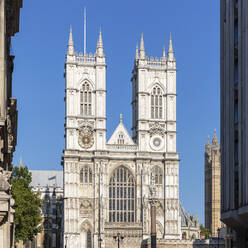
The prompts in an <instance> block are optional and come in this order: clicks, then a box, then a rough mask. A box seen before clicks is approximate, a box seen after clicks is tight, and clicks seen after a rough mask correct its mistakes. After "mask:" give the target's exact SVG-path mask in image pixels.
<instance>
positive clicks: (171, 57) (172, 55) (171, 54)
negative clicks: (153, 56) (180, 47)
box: [168, 33, 175, 60]
mask: <svg viewBox="0 0 248 248" xmlns="http://www.w3.org/2000/svg"><path fill="white" fill-rule="evenodd" d="M168 59H169V60H175V57H174V51H173V47H172V38H171V33H170V42H169V49H168Z"/></svg>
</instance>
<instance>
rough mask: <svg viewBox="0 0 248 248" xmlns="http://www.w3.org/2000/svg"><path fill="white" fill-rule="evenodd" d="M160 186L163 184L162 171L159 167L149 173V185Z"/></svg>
mask: <svg viewBox="0 0 248 248" xmlns="http://www.w3.org/2000/svg"><path fill="white" fill-rule="evenodd" d="M153 182H154V183H155V184H162V182H163V171H162V169H161V168H160V167H158V166H155V167H153V168H152V171H151V183H153Z"/></svg>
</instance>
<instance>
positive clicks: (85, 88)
mask: <svg viewBox="0 0 248 248" xmlns="http://www.w3.org/2000/svg"><path fill="white" fill-rule="evenodd" d="M80 114H81V115H92V91H91V88H90V84H89V83H88V82H84V83H83V85H82V88H81V91H80Z"/></svg>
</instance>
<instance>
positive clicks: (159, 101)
mask: <svg viewBox="0 0 248 248" xmlns="http://www.w3.org/2000/svg"><path fill="white" fill-rule="evenodd" d="M162 113H163V91H162V90H161V88H160V87H158V86H155V87H154V88H153V90H152V93H151V118H152V119H162V116H163V114H162Z"/></svg>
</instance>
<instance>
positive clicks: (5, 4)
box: [0, 0, 22, 248]
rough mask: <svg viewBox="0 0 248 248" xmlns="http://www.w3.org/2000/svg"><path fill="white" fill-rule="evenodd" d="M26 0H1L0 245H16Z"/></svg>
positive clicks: (0, 246) (0, 247) (1, 246)
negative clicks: (15, 44) (14, 174)
mask: <svg viewBox="0 0 248 248" xmlns="http://www.w3.org/2000/svg"><path fill="white" fill-rule="evenodd" d="M21 7H22V0H1V1H0V248H6V247H13V246H14V224H13V213H14V210H13V205H14V200H13V198H12V197H11V194H10V176H11V170H12V157H13V152H14V151H15V146H16V138H17V108H16V99H14V98H12V72H13V68H14V56H13V55H12V54H11V52H10V47H11V37H12V36H14V34H15V33H17V32H18V31H19V14H20V8H21Z"/></svg>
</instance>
